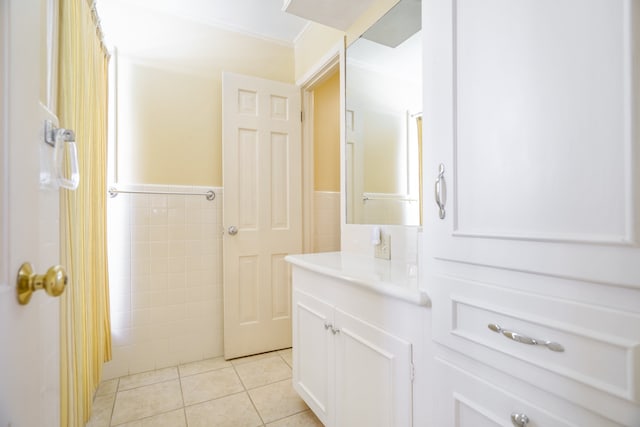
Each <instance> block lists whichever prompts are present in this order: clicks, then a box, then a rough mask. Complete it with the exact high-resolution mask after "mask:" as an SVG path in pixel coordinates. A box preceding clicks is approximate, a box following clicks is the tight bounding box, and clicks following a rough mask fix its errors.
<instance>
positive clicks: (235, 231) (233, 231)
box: [227, 225, 238, 236]
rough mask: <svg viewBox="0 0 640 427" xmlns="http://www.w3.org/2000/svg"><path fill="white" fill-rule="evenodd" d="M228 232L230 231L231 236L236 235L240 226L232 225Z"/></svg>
mask: <svg viewBox="0 0 640 427" xmlns="http://www.w3.org/2000/svg"><path fill="white" fill-rule="evenodd" d="M227 232H228V233H229V236H235V235H236V234H238V227H236V226H235V225H232V226H231V227H229V228H228V229H227Z"/></svg>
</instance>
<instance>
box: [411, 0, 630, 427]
mask: <svg viewBox="0 0 640 427" xmlns="http://www.w3.org/2000/svg"><path fill="white" fill-rule="evenodd" d="M422 11H423V37H424V111H423V117H424V144H425V145H424V146H425V157H424V159H423V163H424V170H425V173H424V176H425V180H426V182H425V188H433V186H434V183H435V187H436V191H435V193H436V194H435V195H434V197H433V198H431V196H430V195H426V196H427V197H425V205H424V213H425V232H424V238H423V248H424V251H423V255H424V257H423V258H422V261H421V266H420V267H421V271H422V272H423V278H424V283H425V286H426V287H427V291H428V293H429V295H430V297H431V299H432V301H433V329H432V332H433V340H434V343H435V344H434V357H433V361H432V365H431V372H432V376H433V384H434V387H433V389H432V393H433V398H432V399H429V402H430V405H431V419H432V423H431V424H432V425H434V426H474V427H476V426H511V425H514V426H581V427H584V426H598V427H600V426H620V425H622V426H640V1H638V0H518V1H513V0H423V4H422ZM434 198H436V199H438V200H437V201H438V202H439V203H440V205H441V207H442V209H439V208H438V207H437V206H436V203H435V201H434Z"/></svg>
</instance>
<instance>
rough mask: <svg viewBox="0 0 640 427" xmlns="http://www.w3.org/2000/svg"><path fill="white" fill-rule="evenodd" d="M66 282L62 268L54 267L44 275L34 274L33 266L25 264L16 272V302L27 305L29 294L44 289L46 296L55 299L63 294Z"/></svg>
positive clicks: (65, 275) (65, 274)
mask: <svg viewBox="0 0 640 427" xmlns="http://www.w3.org/2000/svg"><path fill="white" fill-rule="evenodd" d="M67 281H68V278H67V273H66V271H64V268H62V266H59V265H54V266H53V267H51V268H49V269H48V270H47V272H46V273H45V274H35V273H34V272H33V266H32V265H31V264H30V263H28V262H25V263H24V264H22V266H21V267H20V270H18V279H17V285H16V288H17V292H18V302H19V303H20V304H22V305H26V304H28V303H29V300H30V299H31V294H33V292H34V291H37V290H38V289H44V290H45V292H46V293H47V294H49V295H51V296H52V297H57V296H59V295H61V294H62V292H64V288H65V286H67Z"/></svg>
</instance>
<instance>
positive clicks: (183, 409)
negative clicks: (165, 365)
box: [176, 366, 189, 427]
mask: <svg viewBox="0 0 640 427" xmlns="http://www.w3.org/2000/svg"><path fill="white" fill-rule="evenodd" d="M176 370H177V371H178V384H180V398H181V399H182V417H183V418H184V425H185V426H186V427H189V420H188V419H187V410H186V405H185V403H184V390H183V389H182V376H181V375H180V366H177V367H176Z"/></svg>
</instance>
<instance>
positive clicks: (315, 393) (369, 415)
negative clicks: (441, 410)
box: [287, 253, 428, 427]
mask: <svg viewBox="0 0 640 427" xmlns="http://www.w3.org/2000/svg"><path fill="white" fill-rule="evenodd" d="M328 257H334V258H335V257H341V255H340V254H338V253H335V254H330V255H326V254H311V255H300V256H292V257H287V260H288V261H289V262H291V263H292V264H293V298H292V302H293V304H292V310H293V313H292V318H293V386H294V388H295V390H296V391H297V392H298V393H299V394H300V396H301V397H302V398H303V399H304V400H305V402H306V403H307V404H308V405H309V407H310V408H311V409H312V410H313V411H314V413H315V414H316V415H317V416H318V418H319V419H320V420H321V421H322V422H323V423H324V424H325V425H326V426H345V427H347V426H365V425H366V426H389V427H391V426H411V425H414V424H413V421H414V418H417V419H422V420H423V419H424V415H423V414H422V413H421V412H420V411H422V410H423V408H421V407H418V408H415V412H416V413H415V414H414V399H413V395H414V388H415V387H414V385H415V382H416V380H417V379H418V378H417V377H418V374H420V373H423V372H424V371H423V369H422V366H423V365H422V364H421V363H422V362H424V361H425V358H424V355H423V353H424V338H423V337H424V335H423V334H424V332H425V330H426V328H427V326H428V324H427V321H428V319H427V317H426V311H427V309H426V307H425V304H426V302H427V300H426V299H425V298H424V295H422V296H420V294H421V293H420V292H419V291H418V290H417V288H415V296H416V299H415V301H409V300H406V299H402V298H398V296H397V295H396V296H391V295H389V294H385V293H384V292H383V291H382V292H381V291H380V290H374V289H373V288H372V287H370V286H368V285H367V284H366V283H372V282H373V281H374V280H373V279H371V278H369V279H368V280H367V279H364V280H362V276H360V275H359V274H357V273H353V275H348V274H347V275H346V276H345V275H344V270H343V269H333V270H332V269H323V268H326V266H327V264H326V263H323V262H321V261H320V262H318V263H317V264H316V265H317V266H320V267H319V268H320V270H322V272H319V271H318V269H317V268H315V267H314V265H313V263H306V264H304V266H301V264H300V261H301V260H302V261H308V260H309V259H311V260H314V261H318V260H321V259H322V258H325V259H326V258H328ZM351 260H353V258H351ZM384 263H388V261H380V263H378V264H379V265H383V264H384ZM314 270H315V271H314ZM378 284H379V285H381V286H383V287H384V286H385V285H384V284H382V283H381V282H380V281H379V282H378ZM388 286H394V285H392V284H388ZM417 302H418V303H419V302H422V305H420V304H418V303H417ZM418 355H422V358H421V361H418V363H417V365H416V363H415V361H416V360H417V359H416V356H418ZM419 380H420V382H419V383H418V384H417V387H418V388H420V387H422V386H423V385H424V378H419ZM416 425H418V424H416Z"/></svg>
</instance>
